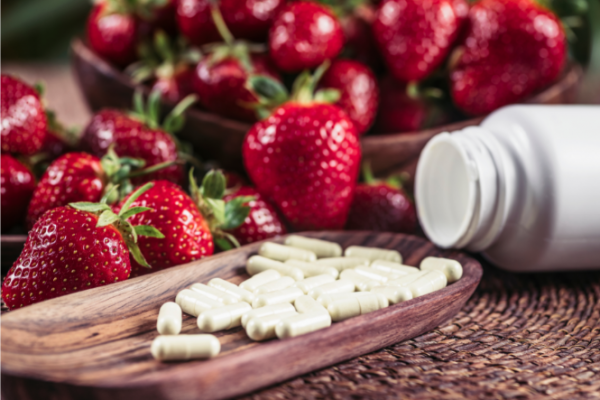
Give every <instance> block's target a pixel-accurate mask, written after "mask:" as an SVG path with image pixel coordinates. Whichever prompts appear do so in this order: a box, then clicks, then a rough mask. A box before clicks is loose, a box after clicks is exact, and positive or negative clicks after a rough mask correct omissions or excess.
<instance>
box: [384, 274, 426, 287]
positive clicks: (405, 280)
mask: <svg viewBox="0 0 600 400" xmlns="http://www.w3.org/2000/svg"><path fill="white" fill-rule="evenodd" d="M425 273H426V272H425V271H419V272H417V273H415V274H409V275H404V276H401V277H400V278H397V279H390V280H389V281H388V282H387V283H386V285H388V286H408V285H410V284H411V283H413V282H414V281H416V280H417V279H419V278H420V277H422V276H423V275H425Z"/></svg>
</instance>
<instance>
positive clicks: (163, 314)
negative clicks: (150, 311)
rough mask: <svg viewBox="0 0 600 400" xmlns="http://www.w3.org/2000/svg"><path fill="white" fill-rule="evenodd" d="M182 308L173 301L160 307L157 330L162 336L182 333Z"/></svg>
mask: <svg viewBox="0 0 600 400" xmlns="http://www.w3.org/2000/svg"><path fill="white" fill-rule="evenodd" d="M181 320H182V315H181V307H179V305H178V304H177V303H173V302H172V301H169V302H166V303H165V304H163V305H162V306H161V307H160V311H159V312H158V319H157V321H156V329H157V330H158V333H160V334H161V335H178V334H179V332H181Z"/></svg>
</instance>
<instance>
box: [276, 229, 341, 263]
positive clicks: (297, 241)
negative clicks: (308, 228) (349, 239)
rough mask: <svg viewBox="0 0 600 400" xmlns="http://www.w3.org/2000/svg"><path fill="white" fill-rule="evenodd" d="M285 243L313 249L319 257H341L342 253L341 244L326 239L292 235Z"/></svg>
mask: <svg viewBox="0 0 600 400" xmlns="http://www.w3.org/2000/svg"><path fill="white" fill-rule="evenodd" d="M284 243H285V245H286V246H291V247H297V248H299V249H304V250H309V251H312V252H313V253H315V254H316V255H317V257H318V258H324V257H340V256H341V255H342V247H341V246H340V245H339V244H337V243H334V242H328V241H326V240H320V239H312V238H307V237H304V236H298V235H290V236H288V237H287V238H286V239H285V242H284Z"/></svg>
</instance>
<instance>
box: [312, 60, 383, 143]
mask: <svg viewBox="0 0 600 400" xmlns="http://www.w3.org/2000/svg"><path fill="white" fill-rule="evenodd" d="M319 86H320V87H324V88H332V89H338V90H339V91H340V99H339V100H338V101H337V102H336V103H335V104H336V105H337V106H339V107H340V108H341V109H342V110H344V111H345V112H346V114H348V117H349V118H350V119H351V120H352V122H353V123H354V127H355V128H356V131H357V132H358V134H359V135H362V134H363V133H365V132H366V131H367V130H368V129H369V128H370V127H371V125H372V124H373V121H374V120H375V116H376V114H377V107H378V105H379V88H378V87H377V80H376V79H375V75H373V72H372V71H371V70H370V69H369V67H367V66H366V65H364V64H361V63H360V62H358V61H352V60H335V61H333V63H332V64H331V66H330V67H329V69H328V70H327V71H326V72H325V74H324V75H323V77H322V78H321V80H320V82H319Z"/></svg>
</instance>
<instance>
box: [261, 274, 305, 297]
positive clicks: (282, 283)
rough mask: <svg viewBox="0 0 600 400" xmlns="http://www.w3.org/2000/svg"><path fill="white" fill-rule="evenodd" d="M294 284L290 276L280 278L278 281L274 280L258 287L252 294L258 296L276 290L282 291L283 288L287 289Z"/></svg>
mask: <svg viewBox="0 0 600 400" xmlns="http://www.w3.org/2000/svg"><path fill="white" fill-rule="evenodd" d="M294 283H296V281H295V280H294V278H292V277H290V276H282V277H281V278H279V279H275V280H274V281H271V282H267V283H265V284H264V285H260V286H259V287H257V288H256V290H255V291H254V293H255V294H257V295H258V294H263V293H270V292H275V291H277V290H283V289H285V288H288V287H290V286H292V285H293V284H294Z"/></svg>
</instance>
